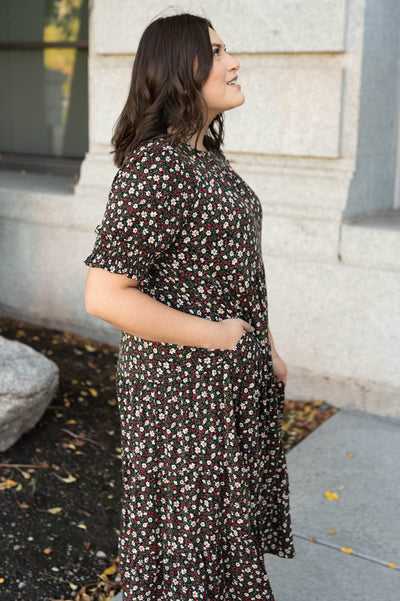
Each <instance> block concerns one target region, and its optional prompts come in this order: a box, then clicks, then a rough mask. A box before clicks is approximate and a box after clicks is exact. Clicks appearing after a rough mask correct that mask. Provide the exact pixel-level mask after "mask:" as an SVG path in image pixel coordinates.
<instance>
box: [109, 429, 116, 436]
mask: <svg viewBox="0 0 400 601" xmlns="http://www.w3.org/2000/svg"><path fill="white" fill-rule="evenodd" d="M107 434H108V435H109V436H114V434H115V430H107Z"/></svg>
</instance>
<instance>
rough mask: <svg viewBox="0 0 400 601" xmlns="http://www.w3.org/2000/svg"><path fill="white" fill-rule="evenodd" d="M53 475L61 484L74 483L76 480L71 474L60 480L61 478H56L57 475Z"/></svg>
mask: <svg viewBox="0 0 400 601" xmlns="http://www.w3.org/2000/svg"><path fill="white" fill-rule="evenodd" d="M54 475H55V477H56V478H58V479H59V480H61V481H62V482H65V483H66V484H70V483H71V482H76V478H75V476H73V475H72V474H69V475H68V476H67V478H62V477H61V476H57V474H54Z"/></svg>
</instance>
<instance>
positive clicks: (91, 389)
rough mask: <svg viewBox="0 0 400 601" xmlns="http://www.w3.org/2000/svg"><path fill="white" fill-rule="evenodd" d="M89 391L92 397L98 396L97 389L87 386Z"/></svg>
mask: <svg viewBox="0 0 400 601" xmlns="http://www.w3.org/2000/svg"><path fill="white" fill-rule="evenodd" d="M89 392H90V394H91V395H92V396H93V397H97V396H99V393H98V392H97V390H96V389H95V388H89Z"/></svg>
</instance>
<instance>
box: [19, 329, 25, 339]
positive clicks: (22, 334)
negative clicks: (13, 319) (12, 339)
mask: <svg viewBox="0 0 400 601" xmlns="http://www.w3.org/2000/svg"><path fill="white" fill-rule="evenodd" d="M17 336H18V337H19V336H26V332H25V330H17Z"/></svg>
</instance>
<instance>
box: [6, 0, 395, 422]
mask: <svg viewBox="0 0 400 601" xmlns="http://www.w3.org/2000/svg"><path fill="white" fill-rule="evenodd" d="M170 6H171V5H170V3H169V2H166V1H164V2H162V1H160V0H154V1H153V2H151V3H143V2H142V3H141V2H138V1H136V0H107V1H106V0H95V2H94V3H93V8H92V14H91V19H90V59H89V84H90V85H89V89H90V99H89V105H90V135H89V138H90V148H89V152H88V154H87V156H86V158H85V161H84V162H83V164H82V169H81V176H80V180H79V183H78V185H77V186H76V188H75V191H74V193H73V194H72V193H68V194H67V193H66V192H65V191H64V192H62V191H60V190H59V191H58V193H57V195H55V194H54V192H53V191H51V190H50V191H49V190H48V188H46V189H44V188H43V186H47V184H45V183H42V184H40V182H39V181H38V180H35V186H36V188H35V186H33V184H31V186H28V188H29V189H24V190H23V191H22V192H21V185H22V184H21V182H19V183H18V182H17V183H14V184H13V185H11V184H10V182H9V181H8V183H7V182H6V184H3V185H2V184H1V181H0V196H1V197H2V198H3V199H4V200H5V203H4V204H3V208H2V209H1V215H0V216H1V219H2V221H1V227H2V231H1V234H2V236H1V241H0V245H1V247H0V252H1V253H2V256H5V255H4V251H7V249H10V248H12V249H13V252H12V253H11V254H12V256H11V258H10V260H8V261H7V262H6V267H3V272H2V277H3V276H4V282H5V286H4V288H3V291H2V297H1V305H2V306H3V309H4V310H6V312H8V313H9V314H13V315H22V316H24V317H26V318H31V319H32V320H35V321H37V322H42V323H43V322H44V323H50V324H51V325H56V326H59V327H66V328H68V329H70V330H73V331H78V332H81V333H86V334H90V335H92V336H94V337H96V338H99V339H112V340H113V341H115V340H116V339H117V333H116V332H115V331H113V330H112V329H111V328H109V327H107V326H106V325H104V324H101V323H100V322H99V321H97V320H95V319H93V318H90V317H89V316H87V315H86V314H85V311H84V307H83V299H82V295H83V286H84V280H85V273H86V269H85V267H84V266H83V264H82V263H81V260H82V258H84V257H85V256H86V255H87V254H88V252H89V251H90V248H91V245H92V243H93V239H94V233H93V230H94V227H95V225H96V224H97V223H98V222H99V221H100V220H101V217H102V214H103V211H104V206H105V202H106V197H107V193H108V189H109V186H110V182H111V179H112V177H113V175H114V172H115V169H114V167H113V165H112V160H111V156H110V154H109V151H110V146H109V140H110V137H111V130H112V127H113V124H114V123H115V120H116V118H117V116H118V114H119V112H120V110H121V108H122V105H123V103H124V101H125V97H126V93H127V90H128V86H129V79H130V71H131V67H132V62H133V58H134V52H135V49H136V46H137V43H138V40H139V38H140V35H141V32H142V31H143V29H144V27H145V26H146V25H147V23H148V22H149V21H150V19H152V18H153V17H155V16H157V15H159V14H160V13H161V12H162V11H164V10H165V9H167V8H168V7H170ZM179 8H182V9H183V10H188V11H193V12H196V13H198V14H204V15H205V16H208V17H209V18H210V19H211V21H212V22H213V24H214V26H215V28H216V30H217V31H218V33H219V35H220V36H221V37H222V38H223V39H224V41H225V43H226V44H227V47H228V50H229V51H230V52H232V53H234V54H235V55H236V56H237V58H238V59H239V61H240V63H241V70H240V72H239V77H240V81H241V84H242V88H243V91H244V93H245V95H246V103H245V104H244V105H243V107H240V108H238V109H235V110H234V111H231V112H229V113H227V115H226V130H227V135H226V145H225V150H226V153H227V155H228V157H229V158H230V160H231V161H232V163H233V165H234V167H235V168H236V169H237V170H238V171H239V172H240V173H241V174H242V175H243V176H244V177H245V179H246V180H247V181H248V182H249V183H250V184H251V185H252V186H253V188H254V189H255V191H256V192H257V193H258V195H259V196H260V199H261V202H262V205H263V211H264V229H263V250H264V258H265V264H266V272H267V283H268V290H269V305H270V324H271V329H272V331H273V332H274V338H275V339H276V343H277V346H278V347H279V350H280V352H281V354H282V356H284V357H285V358H286V359H287V361H288V364H289V368H290V374H291V377H290V379H289V383H288V390H287V394H288V396H289V397H290V398H299V399H300V398H314V399H324V400H327V401H330V402H333V403H334V404H336V405H338V406H348V407H358V408H361V409H365V410H368V411H371V412H374V413H380V414H383V415H397V416H399V415H400V408H399V404H398V403H397V400H398V398H399V396H400V376H399V372H398V369H397V364H398V359H397V354H398V348H399V343H400V334H399V332H400V309H399V304H398V298H400V294H399V292H400V264H399V259H398V257H399V256H400V254H399V242H398V240H399V237H398V231H399V229H400V223H399V221H398V216H397V213H396V212H395V213H391V212H389V213H388V214H383V215H382V214H379V215H373V216H372V217H368V215H369V214H370V213H374V212H376V211H379V210H382V209H385V210H386V209H388V208H389V207H391V206H392V203H393V198H392V189H393V182H394V169H395V148H396V124H397V121H398V83H397V78H396V69H398V59H399V50H398V45H399V38H400V34H399V32H400V27H399V21H400V17H399V6H398V3H397V2H396V0H386V1H385V2H384V3H382V2H381V1H380V0H335V2H332V1H331V0H309V1H308V2H307V3H305V2H304V1H303V0H290V1H289V0H282V2H279V3H278V2H273V1H272V0H254V1H253V3H252V5H251V10H249V8H248V3H246V2H245V1H244V0H237V1H236V2H234V3H232V2H227V1H226V0H223V1H221V2H219V3H217V4H216V3H215V2H211V1H210V0H204V1H203V2H201V4H200V3H198V2H194V1H193V2H191V1H187V2H185V3H182V4H181V5H179V6H177V10H179ZM170 13H171V9H169V8H168V10H167V13H166V14H170ZM381 100H382V104H381ZM15 181H16V180H15ZM13 186H14V188H15V187H17V188H18V186H19V189H17V188H16V189H12V188H13ZM32 186H33V187H32ZM40 186H42V188H41V187H40ZM34 189H37V190H38V191H37V192H36V193H33V192H32V190H34ZM16 273H17V274H18V277H17V278H16V277H15V274H16Z"/></svg>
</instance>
